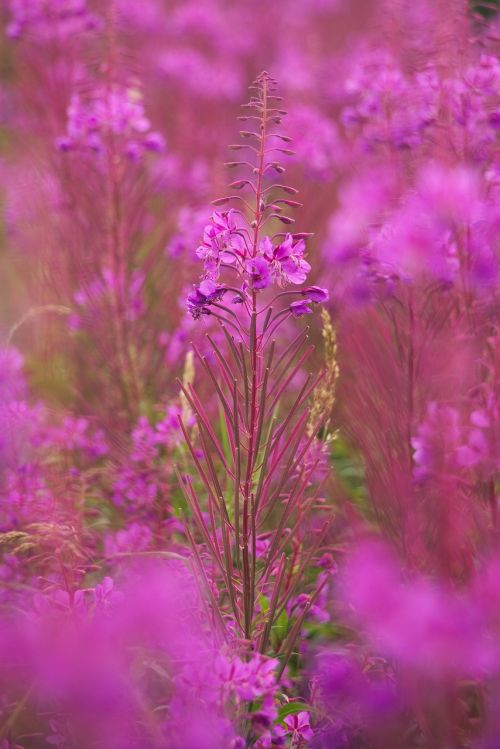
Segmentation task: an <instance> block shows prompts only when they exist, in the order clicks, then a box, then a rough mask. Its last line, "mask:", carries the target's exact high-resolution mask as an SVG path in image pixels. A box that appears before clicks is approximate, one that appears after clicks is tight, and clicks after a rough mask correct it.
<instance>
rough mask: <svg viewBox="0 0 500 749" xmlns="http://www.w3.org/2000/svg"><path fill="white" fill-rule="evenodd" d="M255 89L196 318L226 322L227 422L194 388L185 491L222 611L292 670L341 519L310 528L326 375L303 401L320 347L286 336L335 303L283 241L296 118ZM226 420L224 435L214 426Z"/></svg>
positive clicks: (213, 372) (265, 85) (218, 357)
mask: <svg viewBox="0 0 500 749" xmlns="http://www.w3.org/2000/svg"><path fill="white" fill-rule="evenodd" d="M252 90H253V91H254V94H253V95H252V97H251V99H250V102H249V103H248V104H246V105H245V114H244V115H243V116H241V117H240V118H239V119H240V120H241V121H242V122H245V127H246V128H252V129H251V130H250V131H249V130H245V131H244V137H245V141H246V142H245V143H244V144H241V145H239V144H236V145H233V146H231V148H232V149H233V150H237V151H238V150H243V149H244V150H245V161H241V162H234V163H232V164H231V165H232V166H235V167H236V168H238V169H239V170H240V171H241V176H240V177H239V178H238V179H237V180H236V181H235V182H233V183H232V184H231V185H230V187H231V188H232V189H233V190H241V193H242V194H241V195H231V196H230V197H228V198H223V199H221V200H217V201H215V203H216V205H217V206H221V205H224V204H226V203H229V202H232V203H236V204H237V207H236V208H231V209H230V210H227V211H222V210H221V211H219V210H217V211H215V212H214V214H213V216H212V218H211V221H210V223H209V224H208V225H207V226H206V228H205V230H204V233H203V240H202V244H201V245H200V246H199V248H198V250H197V254H198V256H199V257H200V259H201V260H202V261H203V264H204V274H203V276H204V277H203V280H202V281H201V283H199V284H198V285H197V286H196V287H195V288H194V290H193V291H192V292H191V293H190V294H189V296H188V299H187V306H188V310H189V312H190V313H191V315H192V316H193V317H194V318H195V319H199V318H200V317H201V316H207V315H216V316H217V318H218V323H219V324H220V327H221V329H222V332H223V336H224V341H225V344H226V345H225V347H223V346H222V345H220V344H216V343H215V341H214V340H213V339H212V338H211V337H210V336H209V339H210V340H211V342H212V344H213V353H214V359H215V364H212V363H209V361H208V360H207V358H206V357H204V356H201V355H200V357H199V358H200V360H201V365H202V367H203V369H204V370H205V371H206V373H207V375H208V377H209V380H210V382H211V384H212V387H213V391H214V396H215V398H216V410H215V412H214V410H212V406H213V403H210V402H208V403H207V402H206V400H202V398H201V396H200V395H198V394H197V393H196V391H195V390H194V388H193V387H192V386H189V387H184V386H182V385H181V387H182V390H183V394H184V397H185V398H186V400H187V402H188V403H189V404H190V407H191V409H192V412H193V414H194V415H195V417H196V420H197V425H198V433H199V440H200V444H199V445H196V444H195V443H194V442H193V440H192V438H191V436H190V434H189V432H188V429H187V428H186V426H185V425H184V424H182V422H181V426H182V429H183V432H184V437H185V439H186V442H187V445H188V448H189V450H190V453H191V456H192V458H193V461H194V463H195V465H196V469H197V476H196V477H195V476H191V475H188V476H186V475H185V476H184V477H183V478H182V482H181V483H182V486H183V489H184V493H185V496H186V500H187V503H188V506H189V508H190V511H191V516H192V527H193V530H192V538H193V540H194V538H199V540H201V541H203V543H204V544H205V548H206V549H207V551H208V552H209V554H210V558H211V560H212V565H213V569H215V580H216V583H217V587H218V593H219V597H218V599H217V604H214V605H217V606H218V608H219V609H220V613H221V615H222V618H223V620H224V621H226V622H230V631H231V632H233V633H234V634H235V635H236V636H237V637H238V638H243V639H244V641H245V642H246V643H247V644H250V643H251V646H252V647H253V648H256V649H258V650H260V652H261V653H263V654H269V655H277V656H278V657H279V658H280V671H281V672H282V671H283V669H284V668H285V666H286V664H287V661H288V659H289V658H290V655H291V653H292V651H293V649H294V646H295V642H296V639H297V636H298V634H299V632H300V627H301V624H302V621H303V620H304V619H305V617H306V616H307V613H308V611H309V609H310V607H311V606H312V605H313V604H314V601H315V599H316V597H317V595H319V592H320V591H319V588H315V587H314V582H313V583H312V584H311V583H310V584H309V585H307V584H305V583H304V575H303V572H304V570H305V567H306V565H307V564H308V563H309V562H310V561H311V560H312V559H313V558H314V555H315V554H316V550H317V549H318V548H319V546H320V544H321V542H322V539H323V538H324V535H325V533H326V530H327V528H328V525H329V519H328V517H325V518H324V519H323V520H322V519H321V515H320V519H319V521H318V520H316V521H315V523H314V524H313V523H310V522H309V518H310V516H311V512H312V511H313V510H316V509H317V508H318V507H321V509H320V510H319V512H320V513H323V514H326V515H327V514H328V511H325V509H324V507H322V506H320V505H319V503H318V491H319V487H318V486H317V484H315V481H314V479H313V473H314V470H315V467H316V463H315V462H314V461H312V463H309V462H307V461H304V460H303V459H304V456H305V455H306V453H307V452H308V450H309V447H310V445H311V442H312V440H313V439H314V436H315V434H316V433H317V430H318V429H319V428H320V426H321V424H320V423H318V424H316V427H315V429H313V431H312V433H311V435H310V436H307V435H306V434H305V432H306V427H307V421H308V411H307V403H308V399H309V396H310V394H311V393H312V392H313V391H314V388H315V387H316V385H317V383H318V382H319V380H320V379H321V376H314V375H312V374H308V375H307V376H306V377H305V379H303V380H302V382H301V387H300V389H299V391H298V392H296V391H293V390H292V388H291V386H292V383H293V381H294V378H295V376H296V374H297V373H298V372H299V371H300V370H302V369H303V367H304V366H305V364H306V362H307V360H308V358H309V356H310V354H311V352H312V347H311V346H309V345H308V341H307V331H304V332H302V333H300V334H299V336H298V337H296V338H295V339H294V340H293V341H292V342H291V343H289V342H287V340H286V334H285V333H282V332H281V331H283V330H285V328H282V327H281V326H282V325H283V323H284V322H285V321H286V320H287V319H288V320H289V319H293V318H295V317H301V316H302V315H305V314H310V313H311V312H312V308H313V306H314V305H315V304H317V303H322V302H325V301H326V300H327V299H328V292H327V291H326V289H321V288H319V287H317V286H309V287H303V283H304V282H305V281H306V278H307V275H308V273H309V271H310V269H311V266H310V265H309V263H308V262H307V260H306V259H305V254H306V243H305V239H306V237H307V236H308V235H306V234H303V233H301V234H295V233H291V232H288V233H283V232H280V231H279V230H278V227H279V224H280V223H283V224H285V225H286V226H291V225H292V224H293V219H292V218H290V217H289V216H288V215H285V214H284V213H283V210H284V208H285V207H292V206H295V205H298V204H297V202H296V201H292V200H288V199H287V198H286V197H282V195H285V196H287V195H290V194H294V193H295V192H296V191H295V190H294V189H293V188H291V187H289V186H287V185H283V184H275V183H274V182H273V181H272V174H276V173H277V174H280V175H282V174H283V172H284V169H283V167H282V166H281V164H279V163H278V162H277V161H276V155H277V153H280V152H282V153H285V154H288V153H289V152H290V151H289V149H288V148H283V147H282V144H283V142H284V140H285V136H283V135H282V134H281V132H280V130H279V126H280V124H281V121H282V118H283V117H284V115H285V112H284V111H283V110H282V109H281V108H280V106H281V105H280V97H279V96H277V95H276V93H275V81H274V80H273V79H272V78H271V76H270V75H269V74H268V73H265V72H264V73H262V74H261V75H260V76H259V77H258V78H257V80H256V81H255V84H254V86H253V87H252ZM288 140H289V139H288V138H286V141H285V142H288ZM247 172H249V175H248V177H245V176H244V175H245V174H246V173H247ZM273 287H274V289H275V293H274V296H273V295H272V288H273ZM278 329H280V335H279V336H277V338H276V339H275V338H274V335H275V334H276V332H277V331H278ZM197 353H198V351H197ZM217 410H218V412H219V418H220V424H221V429H220V433H217V430H216V428H215V427H214V423H216V421H215V419H214V417H216V416H217ZM199 448H201V450H202V458H200V457H199V456H200V452H199ZM205 502H206V504H205ZM262 539H265V542H264V541H262ZM193 550H194V553H195V556H196V557H197V559H198V564H199V565H200V568H202V567H203V565H204V564H205V561H204V560H203V559H202V556H201V555H200V553H199V551H197V547H196V545H194V546H193ZM304 587H309V589H310V590H309V594H310V595H309V598H308V600H309V601H310V603H309V605H308V606H306V607H304V608H303V609H302V610H300V613H299V614H297V615H296V616H295V618H293V617H292V619H291V620H290V621H289V620H288V617H287V615H286V607H287V604H288V602H289V601H290V600H291V599H292V597H293V596H296V595H297V593H298V592H301V591H303V590H304ZM280 616H281V617H283V616H285V617H286V618H287V623H286V626H284V627H283V628H282V630H281V634H280V635H276V633H275V631H274V626H273V625H274V624H275V622H276V621H277V620H278V618H279V617H280ZM226 636H227V637H229V632H228V633H226ZM262 709H263V708H262V707H261V708H260V712H262ZM259 740H260V741H262V740H263V739H262V737H261V738H260V739H259ZM262 745H264V744H262ZM266 746H267V744H266Z"/></svg>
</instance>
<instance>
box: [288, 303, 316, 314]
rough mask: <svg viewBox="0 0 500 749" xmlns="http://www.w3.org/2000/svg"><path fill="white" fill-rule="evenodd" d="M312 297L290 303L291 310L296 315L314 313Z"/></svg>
mask: <svg viewBox="0 0 500 749" xmlns="http://www.w3.org/2000/svg"><path fill="white" fill-rule="evenodd" d="M310 302H311V300H310V299H301V300H300V301H298V302H292V303H291V305H290V312H291V313H292V315H293V316H294V317H303V315H310V314H312V309H311V308H310V307H309V304H310Z"/></svg>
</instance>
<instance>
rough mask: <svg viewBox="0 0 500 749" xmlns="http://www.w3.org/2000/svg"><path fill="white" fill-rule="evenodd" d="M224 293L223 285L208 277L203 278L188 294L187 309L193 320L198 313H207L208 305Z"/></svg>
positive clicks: (208, 312)
mask: <svg viewBox="0 0 500 749" xmlns="http://www.w3.org/2000/svg"><path fill="white" fill-rule="evenodd" d="M225 293H226V289H225V288H224V287H223V286H219V285H218V284H216V283H215V281H212V280H211V279H209V278H208V279H205V281H202V282H201V283H200V285H199V286H196V287H195V289H194V291H192V292H191V294H189V295H188V298H187V307H188V310H189V312H190V313H191V315H192V316H193V318H194V319H195V320H197V319H198V318H199V317H200V315H209V314H210V310H209V309H208V306H209V305H210V304H213V302H216V301H218V300H219V299H221V298H222V297H223V296H224V294H225Z"/></svg>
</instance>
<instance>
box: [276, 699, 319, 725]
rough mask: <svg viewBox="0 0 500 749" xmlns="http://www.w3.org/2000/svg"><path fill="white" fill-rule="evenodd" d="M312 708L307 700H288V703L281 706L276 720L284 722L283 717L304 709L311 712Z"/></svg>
mask: <svg viewBox="0 0 500 749" xmlns="http://www.w3.org/2000/svg"><path fill="white" fill-rule="evenodd" d="M311 710H312V708H311V706H310V705H307V704H306V703H305V702H287V704H286V705H283V707H280V709H279V712H278V718H277V720H276V722H277V723H282V722H283V719H284V718H286V716H287V715H297V713H301V712H304V711H305V712H307V713H309V712H311Z"/></svg>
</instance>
